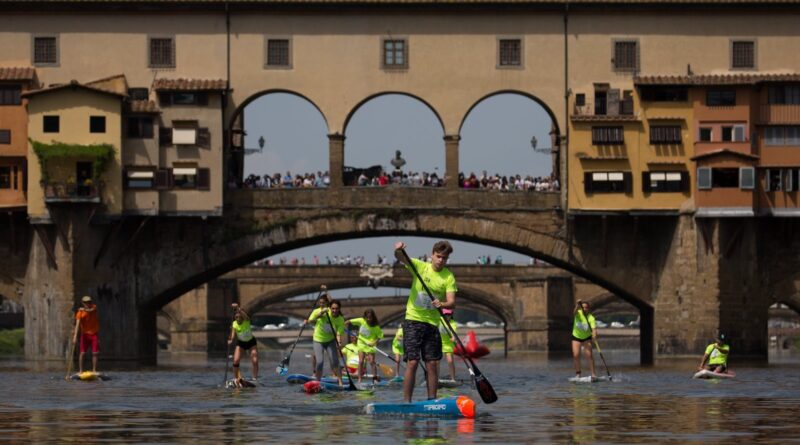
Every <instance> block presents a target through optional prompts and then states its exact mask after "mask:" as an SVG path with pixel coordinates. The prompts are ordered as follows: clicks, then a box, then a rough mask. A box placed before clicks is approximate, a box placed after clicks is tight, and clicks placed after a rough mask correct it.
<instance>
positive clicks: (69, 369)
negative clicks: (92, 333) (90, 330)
mask: <svg viewBox="0 0 800 445" xmlns="http://www.w3.org/2000/svg"><path fill="white" fill-rule="evenodd" d="M80 322H81V321H80V320H75V330H74V331H72V344H71V345H69V354H68V355H67V376H66V377H64V380H69V377H70V375H72V360H73V358H74V357H75V343H77V340H78V325H79V324H80Z"/></svg>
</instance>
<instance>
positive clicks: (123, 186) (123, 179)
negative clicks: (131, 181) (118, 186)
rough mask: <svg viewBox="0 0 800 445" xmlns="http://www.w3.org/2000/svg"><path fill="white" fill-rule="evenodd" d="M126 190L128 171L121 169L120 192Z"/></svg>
mask: <svg viewBox="0 0 800 445" xmlns="http://www.w3.org/2000/svg"><path fill="white" fill-rule="evenodd" d="M127 189H128V169H127V168H123V169H122V190H127Z"/></svg>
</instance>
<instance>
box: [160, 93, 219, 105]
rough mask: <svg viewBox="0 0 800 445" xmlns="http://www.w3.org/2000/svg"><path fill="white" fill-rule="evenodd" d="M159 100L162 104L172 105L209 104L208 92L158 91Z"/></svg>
mask: <svg viewBox="0 0 800 445" xmlns="http://www.w3.org/2000/svg"><path fill="white" fill-rule="evenodd" d="M158 102H159V104H160V105H161V106H170V105H198V106H206V105H208V93H190V92H184V91H175V92H169V93H158Z"/></svg>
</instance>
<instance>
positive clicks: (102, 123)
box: [89, 116, 106, 133]
mask: <svg viewBox="0 0 800 445" xmlns="http://www.w3.org/2000/svg"><path fill="white" fill-rule="evenodd" d="M105 132H106V117H105V116H89V133H105Z"/></svg>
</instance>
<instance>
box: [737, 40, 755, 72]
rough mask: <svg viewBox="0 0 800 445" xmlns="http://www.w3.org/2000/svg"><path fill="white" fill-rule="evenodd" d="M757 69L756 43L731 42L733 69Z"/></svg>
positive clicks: (747, 41) (744, 41) (749, 41)
mask: <svg viewBox="0 0 800 445" xmlns="http://www.w3.org/2000/svg"><path fill="white" fill-rule="evenodd" d="M755 67H756V42H754V41H752V40H734V41H732V42H731V69H753V68H755Z"/></svg>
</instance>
